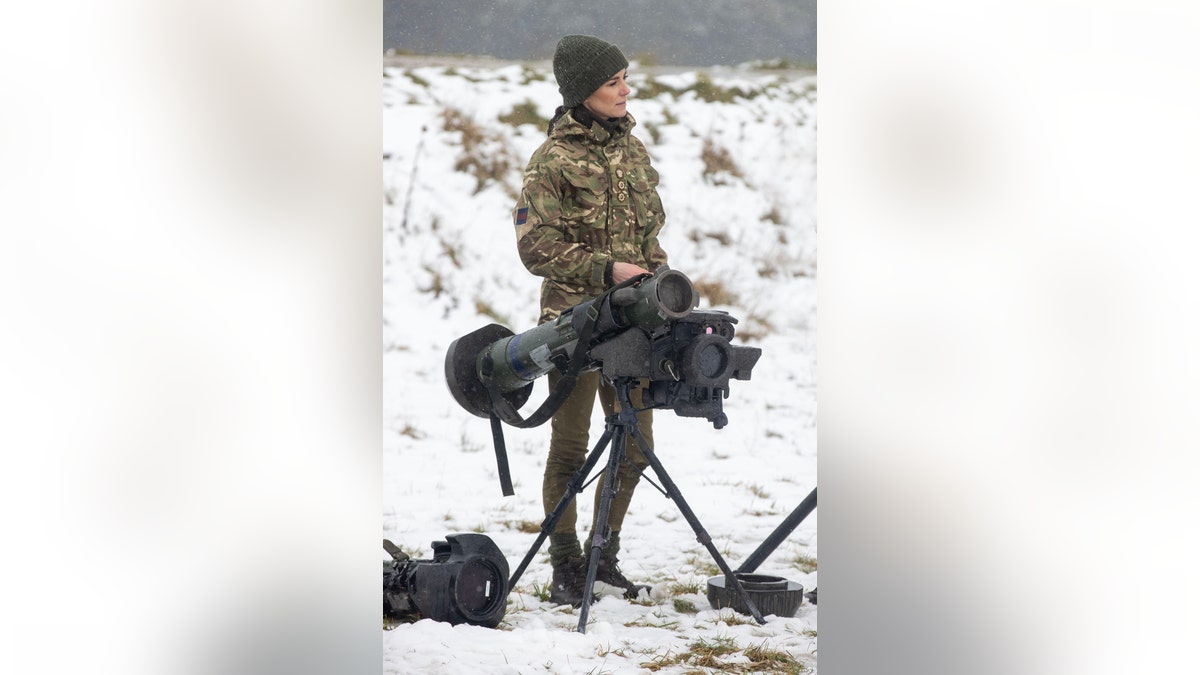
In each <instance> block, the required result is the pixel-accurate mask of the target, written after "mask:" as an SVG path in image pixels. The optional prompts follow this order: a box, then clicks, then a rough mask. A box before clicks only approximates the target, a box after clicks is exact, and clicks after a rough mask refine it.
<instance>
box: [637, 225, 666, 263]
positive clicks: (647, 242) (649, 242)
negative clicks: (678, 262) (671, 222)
mask: <svg viewBox="0 0 1200 675" xmlns="http://www.w3.org/2000/svg"><path fill="white" fill-rule="evenodd" d="M662 227H663V221H661V220H660V221H659V222H657V223H654V224H653V225H651V226H650V228H649V229H647V230H646V235H645V238H644V239H643V240H642V257H643V258H644V259H645V260H646V269H648V270H650V271H651V272H653V271H655V270H657V269H658V268H660V267H662V266H663V265H666V264H667V252H666V251H664V250H663V247H662V245H661V244H659V243H658V233H659V231H660V230H662Z"/></svg>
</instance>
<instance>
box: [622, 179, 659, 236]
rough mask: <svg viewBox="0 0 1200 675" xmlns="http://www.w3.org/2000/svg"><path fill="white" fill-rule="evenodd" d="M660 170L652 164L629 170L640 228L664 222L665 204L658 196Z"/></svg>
mask: <svg viewBox="0 0 1200 675" xmlns="http://www.w3.org/2000/svg"><path fill="white" fill-rule="evenodd" d="M657 188H658V172H657V171H655V170H654V168H653V167H651V166H640V167H638V168H637V169H634V170H633V171H630V172H629V194H630V197H631V198H632V201H633V206H634V209H635V210H636V212H637V219H638V223H639V229H641V230H643V231H644V230H647V229H650V228H651V227H652V226H653V225H654V224H656V223H659V222H662V219H663V205H662V200H661V199H660V198H659V196H658V189H657Z"/></svg>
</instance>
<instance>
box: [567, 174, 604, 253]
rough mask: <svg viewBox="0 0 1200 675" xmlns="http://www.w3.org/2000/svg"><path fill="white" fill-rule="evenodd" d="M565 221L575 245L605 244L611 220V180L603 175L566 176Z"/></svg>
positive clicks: (568, 234)
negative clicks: (609, 183)
mask: <svg viewBox="0 0 1200 675" xmlns="http://www.w3.org/2000/svg"><path fill="white" fill-rule="evenodd" d="M563 177H564V178H565V179H566V182H567V186H566V190H564V194H563V205H562V206H563V218H564V219H565V220H566V221H567V223H566V224H567V225H569V226H570V227H571V228H572V229H573V230H574V232H568V233H567V236H568V237H570V236H572V235H574V238H575V240H576V241H581V242H586V243H588V244H592V245H597V244H601V243H603V239H604V232H605V228H606V225H607V220H608V178H607V177H606V176H605V175H604V173H602V172H595V173H588V172H578V173H574V172H571V173H568V172H564V173H563Z"/></svg>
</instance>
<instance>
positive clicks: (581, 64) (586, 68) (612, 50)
mask: <svg viewBox="0 0 1200 675" xmlns="http://www.w3.org/2000/svg"><path fill="white" fill-rule="evenodd" d="M628 67H629V61H628V60H626V59H625V55H624V54H622V53H621V50H620V49H617V47H616V45H611V44H609V43H607V42H605V41H604V40H601V39H600V38H598V37H592V36H591V35H568V36H566V37H564V38H563V39H561V40H559V41H558V47H556V48H555V49H554V79H555V81H557V82H558V91H559V93H561V94H562V97H563V105H564V106H566V107H568V108H574V107H575V106H577V105H579V104H580V103H583V99H585V98H587V97H588V96H591V95H592V92H594V91H596V90H597V89H599V88H600V85H602V84H604V83H605V82H607V81H608V80H609V79H610V78H611V77H612V76H613V75H616V74H617V73H619V72H621V69H623V68H628Z"/></svg>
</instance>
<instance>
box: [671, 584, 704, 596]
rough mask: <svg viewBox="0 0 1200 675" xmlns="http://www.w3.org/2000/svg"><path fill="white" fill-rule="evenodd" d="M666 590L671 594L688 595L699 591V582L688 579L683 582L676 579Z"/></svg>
mask: <svg viewBox="0 0 1200 675" xmlns="http://www.w3.org/2000/svg"><path fill="white" fill-rule="evenodd" d="M667 590H668V591H669V592H670V593H671V595H690V594H692V593H699V592H700V582H699V581H690V582H687V583H684V582H682V581H676V582H674V583H672V584H671V585H670V586H668V587H667Z"/></svg>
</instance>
